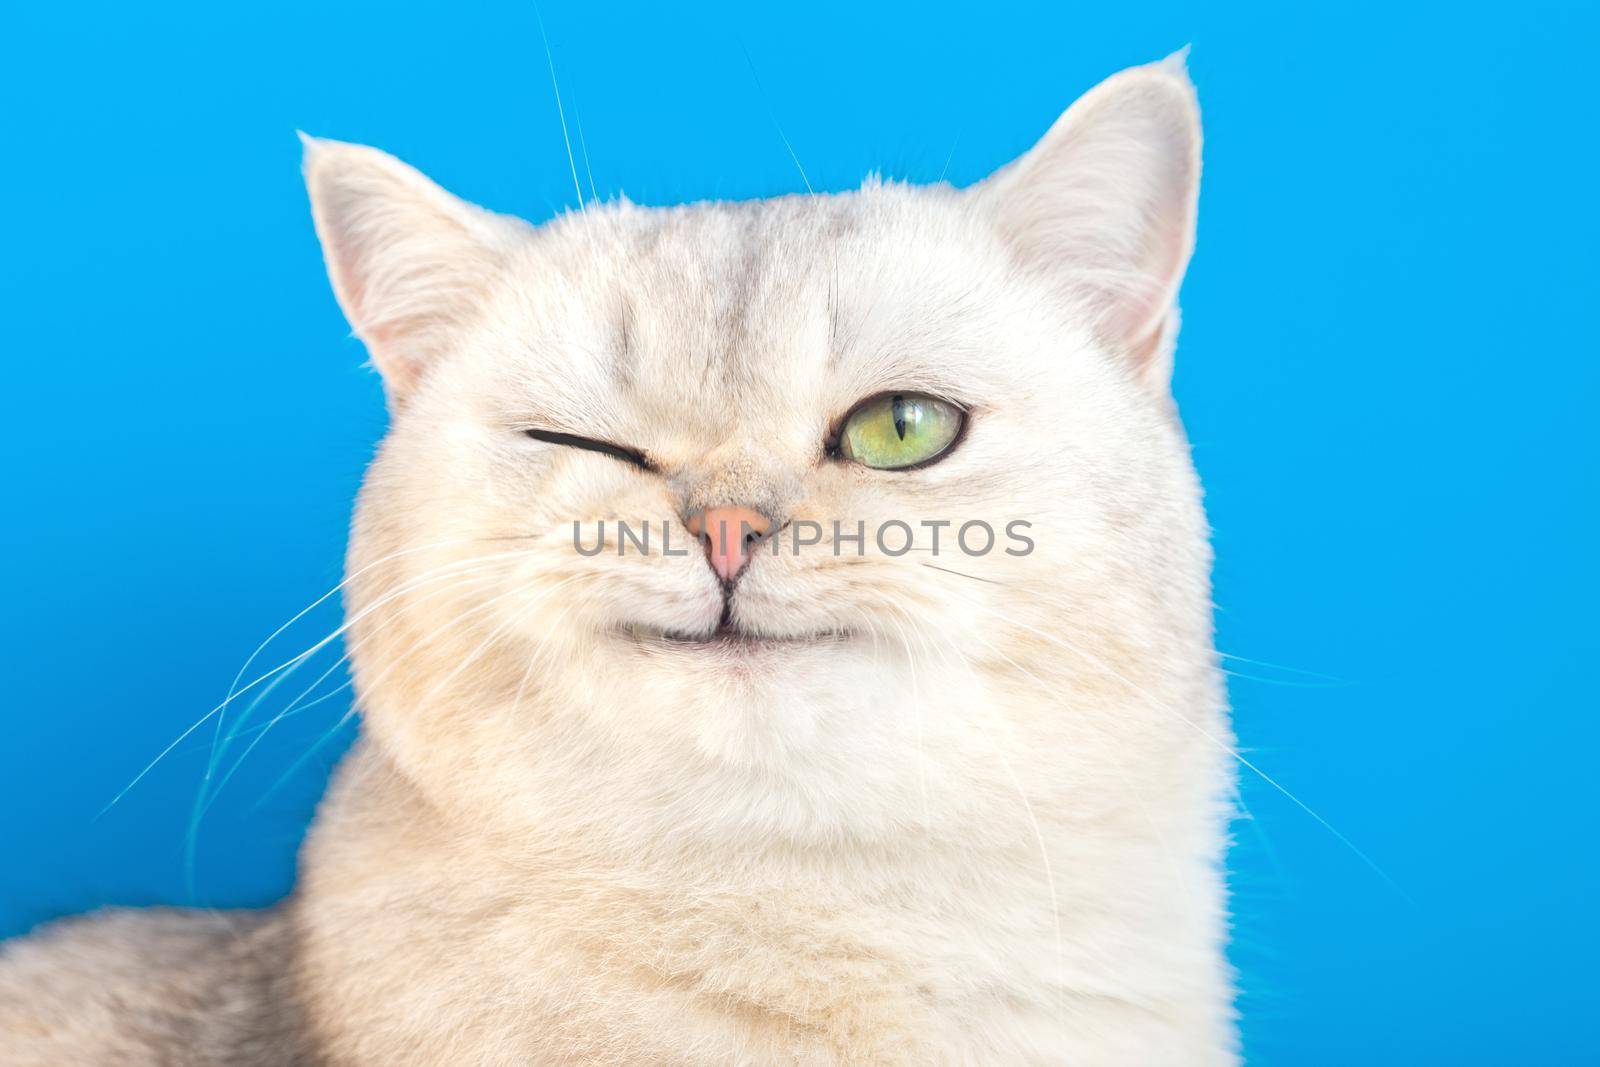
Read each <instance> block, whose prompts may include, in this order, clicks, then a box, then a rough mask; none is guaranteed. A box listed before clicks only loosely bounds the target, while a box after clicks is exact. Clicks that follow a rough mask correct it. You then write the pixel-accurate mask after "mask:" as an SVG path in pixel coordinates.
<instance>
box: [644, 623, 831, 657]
mask: <svg viewBox="0 0 1600 1067" xmlns="http://www.w3.org/2000/svg"><path fill="white" fill-rule="evenodd" d="M619 633H620V634H621V635H622V636H623V637H625V638H627V639H628V640H630V641H633V642H635V643H637V644H640V645H643V646H645V647H650V648H664V649H681V650H684V651H705V652H727V653H734V654H737V653H741V652H759V651H762V650H764V649H781V648H798V647H808V646H810V647H814V646H818V645H827V644H842V643H844V642H845V641H847V640H849V638H850V634H848V633H846V632H844V631H842V630H823V631H817V632H814V633H799V634H760V633H752V632H751V631H749V630H746V629H744V628H742V627H740V626H739V625H738V624H737V623H733V622H727V621H724V622H723V623H722V624H720V625H719V626H718V627H717V628H716V629H715V630H712V631H711V632H709V633H689V632H686V631H683V630H669V629H663V628H660V627H655V626H645V625H637V624H635V625H629V626H624V627H621V628H620V630H619Z"/></svg>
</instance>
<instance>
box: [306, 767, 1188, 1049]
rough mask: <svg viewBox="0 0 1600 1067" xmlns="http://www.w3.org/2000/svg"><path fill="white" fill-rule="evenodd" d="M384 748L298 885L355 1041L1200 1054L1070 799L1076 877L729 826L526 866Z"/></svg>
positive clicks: (1033, 862) (1026, 865) (348, 1040)
mask: <svg viewBox="0 0 1600 1067" xmlns="http://www.w3.org/2000/svg"><path fill="white" fill-rule="evenodd" d="M376 759H377V757H376V755H375V754H374V753H372V752H370V751H367V752H358V754H357V755H356V756H355V757H354V759H353V765H352V766H350V767H348V768H347V769H346V772H345V779H346V780H345V781H344V782H342V783H341V785H340V787H339V788H336V790H335V792H334V794H333V796H332V798H331V799H330V802H329V805H328V806H327V808H325V810H324V812H323V816H322V819H321V822H320V824H319V829H318V831H317V835H316V837H315V838H314V839H313V840H312V842H311V843H310V845H309V846H308V849H307V852H306V869H305V872H304V875H303V882H302V891H301V893H300V894H299V896H298V899H297V904H296V910H295V925H296V927H297V929H298V931H299V948H300V953H301V968H300V973H301V979H302V983H303V993H304V999H305V1001H306V1002H307V1003H308V1004H309V1005H311V1016H312V1027H313V1031H314V1036H315V1039H316V1042H317V1044H318V1046H319V1047H321V1048H323V1049H325V1050H326V1053H327V1055H329V1056H330V1057H331V1061H332V1062H333V1063H334V1064H340V1063H351V1064H366V1063H378V1062H440V1063H444V1062H450V1063H456V1062H461V1063H467V1062H470V1063H486V1064H488V1063H506V1064H512V1063H518V1064H522V1063H569V1062H576V1063H621V1062H627V1063H750V1064H765V1063H816V1064H841V1063H906V1064H912V1063H916V1064H929V1063H1019V1064H1020V1063H1060V1062H1078V1063H1100V1062H1104V1063H1113V1062H1121V1063H1140V1062H1149V1063H1157V1062H1164V1061H1163V1058H1162V1057H1163V1056H1164V1055H1165V1054H1166V1053H1164V1052H1162V1051H1161V1050H1163V1049H1166V1050H1168V1052H1170V1053H1171V1054H1173V1055H1174V1056H1177V1057H1179V1058H1181V1059H1185V1060H1186V1061H1189V1062H1194V1061H1195V1055H1194V1048H1193V1046H1192V1045H1188V1046H1185V1044H1184V1041H1185V1035H1184V1034H1183V1031H1184V1030H1185V1029H1189V1027H1190V1025H1191V1024H1192V1022H1193V1020H1186V1019H1184V1018H1182V1017H1181V1016H1182V1015H1183V1014H1184V1012H1183V1011H1182V1009H1181V1008H1180V1009H1179V1010H1178V1011H1177V1012H1176V1013H1175V1014H1172V1015H1170V1016H1169V1017H1163V1010H1164V1009H1157V1010H1154V1011H1152V1010H1151V1009H1150V1008H1149V1007H1148V1006H1145V1005H1142V1004H1140V1003H1139V1000H1140V995H1139V992H1138V991H1136V990H1135V989H1132V988H1120V987H1116V986H1114V985H1112V984H1108V983H1106V982H1105V981H1104V978H1103V976H1104V974H1105V973H1106V971H1107V967H1106V963H1107V959H1106V954H1107V953H1108V952H1109V953H1117V952H1120V953H1121V954H1122V961H1124V962H1126V963H1128V964H1129V965H1130V967H1131V969H1132V971H1134V972H1140V971H1143V970H1144V969H1146V968H1147V967H1149V968H1158V969H1159V968H1161V967H1163V966H1167V965H1171V966H1173V968H1174V969H1178V968H1181V966H1182V965H1181V963H1180V962H1179V961H1177V960H1176V959H1173V960H1166V961H1163V960H1162V958H1161V956H1162V949H1161V948H1160V947H1159V946H1156V945H1153V944H1151V943H1139V942H1142V941H1143V939H1142V938H1139V937H1137V936H1131V935H1132V931H1133V929H1134V928H1135V927H1136V926H1138V925H1139V923H1140V922H1141V919H1140V918H1139V917H1138V914H1137V913H1138V912H1140V911H1142V910H1143V909H1142V908H1140V909H1130V910H1125V911H1124V912H1123V914H1121V915H1119V914H1117V908H1116V905H1115V903H1114V901H1113V900H1112V896H1114V894H1113V895H1112V896H1106V895H1102V894H1100V892H1099V891H1098V890H1096V891H1094V892H1088V891H1086V890H1085V889H1084V888H1083V887H1081V886H1080V885H1079V881H1080V880H1079V879H1078V878H1076V877H1075V876H1074V874H1073V873H1072V871H1071V870H1070V867H1071V866H1072V865H1074V864H1078V863H1081V862H1082V861H1083V859H1084V857H1083V856H1082V855H1081V854H1075V850H1074V848H1073V847H1071V846H1069V845H1064V844H1061V843H1060V842H1058V841H1057V839H1056V837H1055V834H1054V832H1053V831H1052V829H1051V826H1052V824H1051V823H1050V822H1048V821H1047V822H1046V823H1044V824H1043V827H1042V829H1041V835H1042V836H1041V837H1040V839H1039V840H1040V842H1041V843H1043V842H1045V841H1046V839H1048V846H1049V851H1050V853H1051V854H1052V858H1053V859H1054V861H1055V862H1056V863H1058V864H1063V865H1065V866H1066V867H1067V868H1069V869H1064V870H1063V872H1062V874H1061V876H1060V877H1050V876H1047V874H1046V872H1045V870H1044V867H1043V858H1044V857H1043V854H1041V853H1040V852H1038V851H1037V850H1029V849H1026V848H1018V849H1015V850H1013V849H1011V848H1010V847H1009V846H1004V847H998V848H988V847H986V846H985V845H984V843H983V842H982V841H981V840H975V841H973V842H972V843H971V847H970V848H968V849H963V850H956V851H951V852H941V853H937V854H927V855H914V856H912V857H911V858H905V857H904V856H901V857H899V858H896V859H894V860H892V861H891V860H890V858H889V857H888V856H887V855H873V854H872V853H871V852H870V851H851V850H849V849H841V850H839V851H838V852H836V853H833V854H830V855H822V856H805V857H802V856H792V857H788V858H787V859H785V858H783V857H778V856H774V855H773V854H771V853H770V852H769V853H765V854H762V855H754V854H751V855H745V856H741V855H738V854H737V853H734V852H730V853H729V854H727V855H725V856H723V857H721V860H720V862H711V861H710V859H709V857H708V861H707V863H706V864H705V865H704V866H703V868H701V869H694V870H688V871H685V870H682V869H674V870H672V871H671V872H670V873H668V872H665V871H661V870H658V869H656V868H654V867H653V866H652V863H651V861H650V860H649V859H648V858H645V857H641V858H639V860H638V861H637V862H636V863H634V864H632V865H613V864H611V863H608V862H601V861H597V858H596V855H595V854H594V853H593V852H587V853H584V854H579V853H577V852H570V853H563V852H562V851H560V850H558V849H552V850H551V851H550V852H549V853H548V854H547V855H546V856H544V857H543V859H542V860H540V861H536V862H533V863H521V864H519V865H517V866H511V865H508V864H505V863H502V862H499V861H498V860H495V859H493V858H490V856H491V854H492V846H491V848H490V849H487V850H486V849H485V842H484V841H481V840H474V841H462V840H459V839H453V838H452V833H451V830H450V829H449V828H448V827H446V826H444V825H443V824H441V823H440V822H438V821H437V820H438V816H437V815H436V814H435V813H433V812H431V811H430V810H429V809H427V808H426V807H425V806H424V805H423V804H421V803H420V802H419V801H417V800H416V798H415V797H414V796H412V795H408V792H407V790H406V788H405V787H404V786H403V785H402V784H401V783H399V782H398V780H397V779H395V778H394V777H393V776H392V774H390V773H389V772H387V770H385V769H381V768H378V767H374V766H371V764H373V763H374V761H375V760H376ZM1139 893H1140V891H1139V890H1138V889H1133V890H1132V891H1131V892H1130V893H1128V894H1124V895H1125V896H1127V897H1129V898H1135V897H1137V896H1138V895H1139ZM1053 898H1054V899H1053ZM1063 906H1064V907H1066V908H1067V909H1069V910H1068V912H1067V913H1066V914H1065V915H1062V914H1061V912H1060V911H1059V909H1060V908H1061V907H1063ZM1085 907H1088V908H1091V909H1093V910H1094V914H1091V915H1088V916H1086V915H1084V914H1083V909H1084V908H1085ZM1146 925H1148V924H1146ZM1151 932H1152V933H1154V934H1155V935H1156V936H1157V937H1158V938H1160V937H1162V936H1163V935H1165V934H1167V933H1174V934H1176V933H1178V932H1177V931H1175V930H1172V931H1163V930H1160V929H1157V930H1153V931H1151ZM1174 940H1177V938H1174ZM1146 992H1153V990H1147V991H1146ZM1118 1034H1121V1035H1124V1036H1123V1037H1122V1038H1119V1037H1117V1036H1116V1035H1118ZM1194 1036H1195V1034H1194V1032H1193V1030H1192V1029H1189V1033H1188V1034H1187V1038H1189V1039H1192V1038H1193V1037H1194ZM1165 1062H1172V1061H1171V1060H1166V1061H1165ZM1200 1062H1204V1059H1203V1057H1202V1059H1201V1060H1200Z"/></svg>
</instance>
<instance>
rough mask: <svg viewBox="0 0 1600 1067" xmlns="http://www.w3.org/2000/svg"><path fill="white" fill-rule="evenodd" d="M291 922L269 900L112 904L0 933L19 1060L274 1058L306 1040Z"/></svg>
mask: <svg viewBox="0 0 1600 1067" xmlns="http://www.w3.org/2000/svg"><path fill="white" fill-rule="evenodd" d="M290 955H291V953H290V950H289V944H288V931H287V928H286V923H285V922H284V920H283V917H282V916H281V915H280V914H278V913H276V912H272V911H259V912H257V911H226V912H218V911H198V910H183V909H176V908H149V909H108V910H104V911H100V912H95V913H92V914H89V915H82V916H77V917H74V918H70V919H63V920H60V921H57V922H53V923H50V924H48V925H46V926H43V927H41V928H39V929H38V930H35V931H34V932H33V933H31V934H29V935H28V936H26V937H22V938H18V939H15V940H12V941H9V942H5V943H3V944H0V1060H3V1061H4V1062H5V1063H6V1064H8V1065H12V1067H35V1065H37V1067H45V1065H49V1067H60V1065H64V1064H85V1065H89V1064H111V1063H116V1064H126V1065H128V1067H141V1065H146V1064H149V1065H155V1064H160V1065H161V1067H187V1065H191V1064H192V1065H196V1067H198V1065H200V1064H217V1063H229V1064H240V1065H242V1067H258V1065H260V1067H269V1065H270V1067H278V1065H280V1064H287V1063H289V1062H296V1063H299V1062H304V1061H303V1060H298V1059H297V1060H292V1061H291V1060H290V1059H287V1058H285V1057H284V1055H283V1053H282V1051H281V1050H282V1049H284V1048H287V1047H291V1046H297V1045H300V1044H301V1042H300V1041H299V1040H298V1038H299V1035H298V1033H297V1032H296V1031H297V1029H298V1028H297V1027H296V1025H295V1018H294V1015H295V1013H294V1012H293V1011H292V1005H291V1003H290V1000H289V998H287V997H285V996H284V995H283V994H284V992H285V990H287V988H288V981H287V979H288V974H289V969H290Z"/></svg>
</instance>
